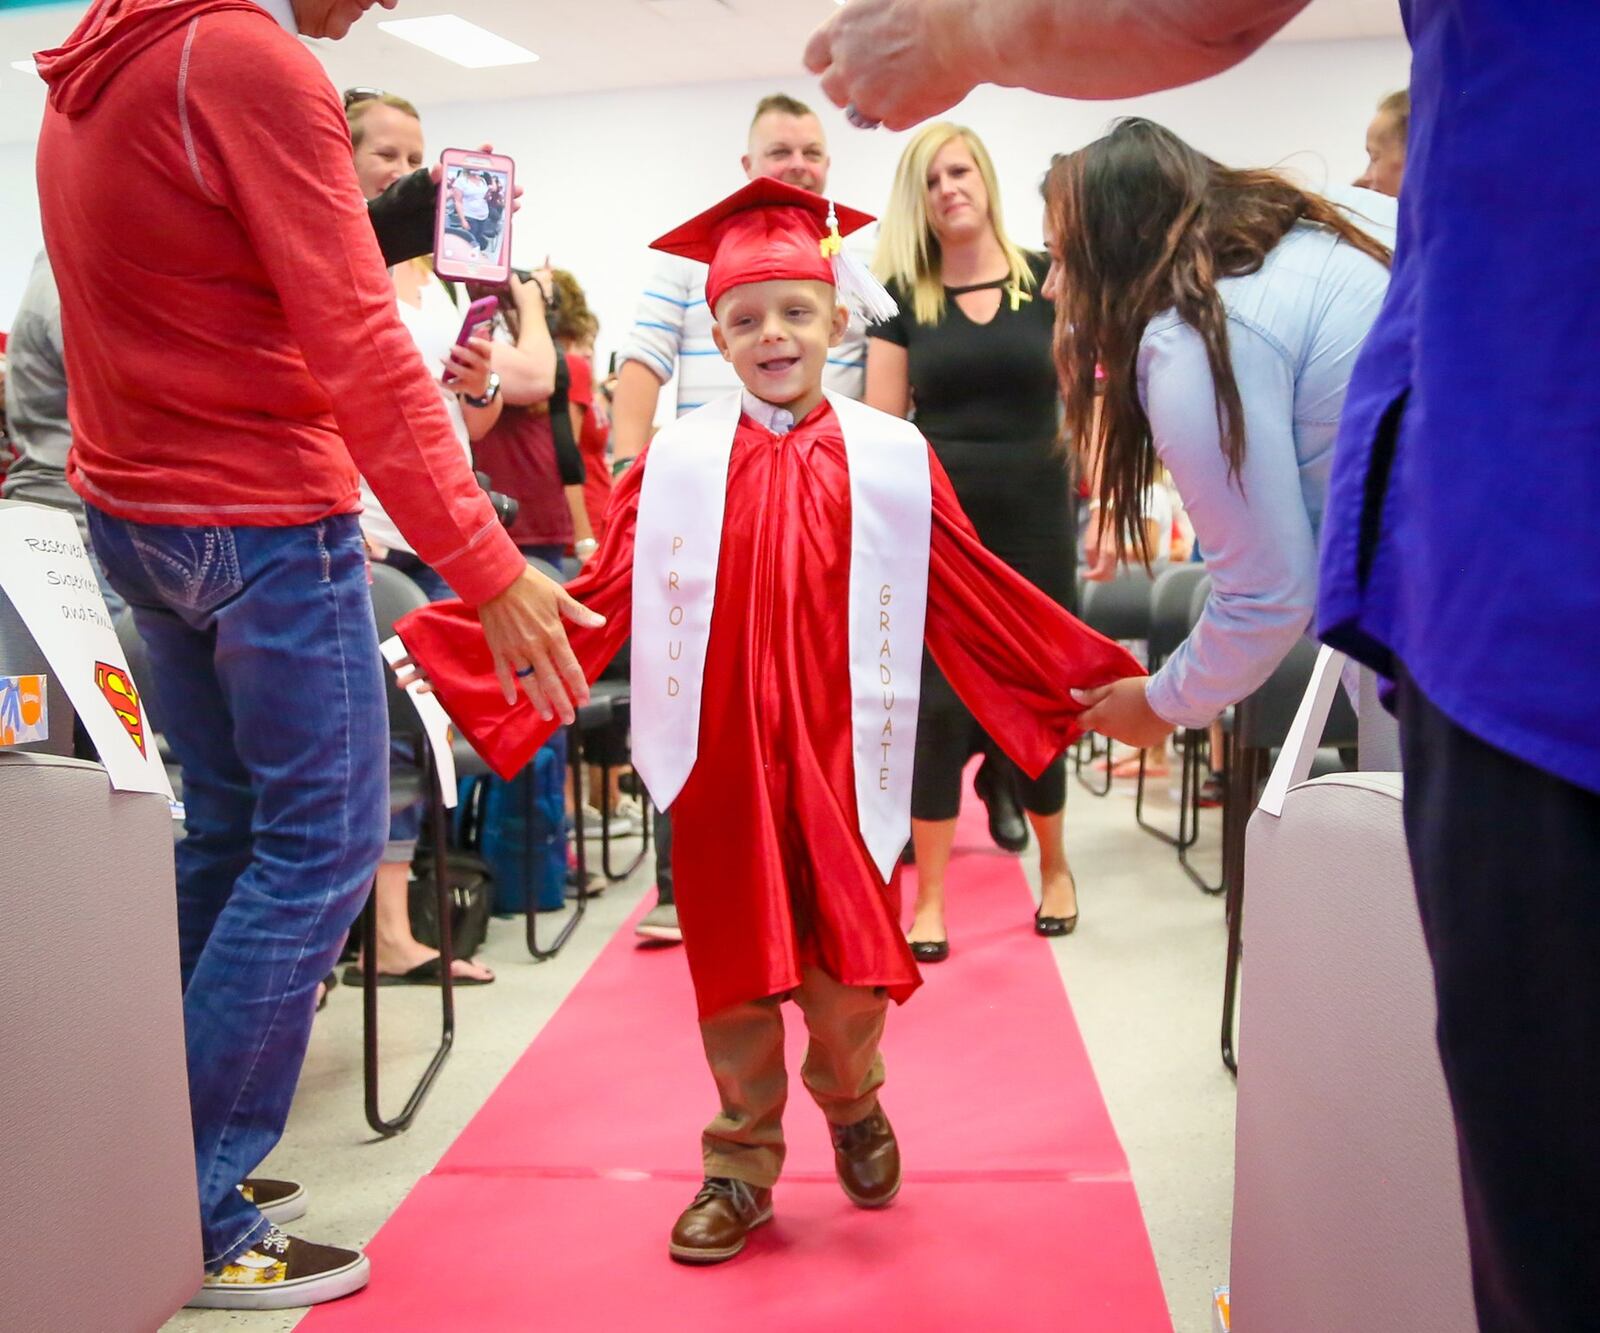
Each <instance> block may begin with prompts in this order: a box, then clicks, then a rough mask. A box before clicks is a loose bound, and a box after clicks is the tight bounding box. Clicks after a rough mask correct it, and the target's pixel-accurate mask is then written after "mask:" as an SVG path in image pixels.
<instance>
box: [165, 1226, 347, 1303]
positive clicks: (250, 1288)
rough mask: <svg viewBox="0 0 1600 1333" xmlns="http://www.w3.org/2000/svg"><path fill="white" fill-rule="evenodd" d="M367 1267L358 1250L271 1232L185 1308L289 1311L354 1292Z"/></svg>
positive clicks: (212, 1278)
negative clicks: (314, 1242) (339, 1247)
mask: <svg viewBox="0 0 1600 1333" xmlns="http://www.w3.org/2000/svg"><path fill="white" fill-rule="evenodd" d="M371 1276H372V1265H371V1264H370V1263H369V1262H368V1261H367V1256H366V1255H364V1254H362V1253H361V1251H360V1250H339V1249H335V1248H334V1247H333V1246H331V1245H314V1244H312V1243H311V1242H310V1241H308V1240H301V1239H300V1238H299V1237H298V1236H289V1235H285V1234H284V1233H283V1232H281V1231H279V1230H278V1228H277V1227H273V1228H272V1230H271V1231H269V1232H268V1233H267V1234H266V1235H265V1236H263V1237H262V1238H261V1239H260V1240H258V1241H257V1242H256V1243H255V1245H254V1247H253V1248H251V1249H248V1250H246V1251H245V1252H244V1253H243V1254H241V1255H239V1257H238V1258H236V1259H233V1260H230V1261H229V1262H228V1263H227V1264H225V1265H223V1268H222V1270H221V1272H217V1273H207V1274H206V1280H205V1282H204V1283H203V1284H202V1285H201V1287H200V1290H199V1291H197V1292H196V1293H195V1294H194V1296H193V1297H192V1298H190V1301H189V1306H190V1308H191V1309H198V1310H292V1309H297V1308H299V1307H300V1306H304V1305H321V1304H322V1303H323V1302H324V1301H336V1300H338V1299H339V1297H341V1296H348V1295H350V1294H351V1292H356V1291H360V1290H361V1288H362V1287H364V1286H366V1285H367V1279H368V1278H370V1277H371Z"/></svg>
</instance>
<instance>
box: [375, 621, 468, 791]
mask: <svg viewBox="0 0 1600 1333" xmlns="http://www.w3.org/2000/svg"><path fill="white" fill-rule="evenodd" d="M378 648H379V649H380V651H382V653H383V658H384V661H386V662H388V664H389V665H390V666H393V665H394V664H395V663H396V662H398V661H399V660H400V659H401V658H402V657H404V656H405V655H406V646H405V644H403V643H401V642H400V636H399V635H398V634H395V635H392V636H391V637H389V638H387V639H385V640H384V641H383V642H382V643H380V644H379V645H378ZM406 697H407V698H408V699H410V700H411V702H412V704H413V705H414V706H415V707H416V710H417V716H418V717H420V718H421V719H422V729H423V731H424V732H426V733H427V737H428V744H429V746H430V747H432V749H433V762H434V765H435V767H436V769H437V772H438V774H439V794H440V795H441V796H442V797H444V805H445V809H446V810H454V809H455V808H456V757H455V754H454V753H453V752H452V750H451V748H450V742H451V731H450V727H451V723H450V717H449V714H447V713H446V712H445V711H444V705H442V704H441V703H440V702H439V701H438V699H436V698H435V697H434V696H433V694H432V693H431V692H430V691H428V690H426V689H424V688H423V686H422V682H421V681H413V682H412V683H411V684H410V685H408V686H407V687H406Z"/></svg>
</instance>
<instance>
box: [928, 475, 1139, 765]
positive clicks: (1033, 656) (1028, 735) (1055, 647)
mask: <svg viewBox="0 0 1600 1333" xmlns="http://www.w3.org/2000/svg"><path fill="white" fill-rule="evenodd" d="M929 466H930V470H931V472H932V480H933V530H932V534H931V537H930V540H929V552H928V617H927V630H926V639H927V644H928V650H929V651H930V652H931V653H932V654H933V660H934V661H935V662H936V663H937V664H938V667H939V670H940V671H942V672H944V675H945V679H946V680H948V681H949V682H950V685H951V688H953V689H954V690H955V692H956V694H957V696H958V697H959V698H960V700H961V702H962V703H964V704H965V705H966V706H967V707H968V708H969V709H971V710H972V715H973V717H975V718H976V719H977V720H978V724H979V725H980V726H981V727H982V728H983V729H984V730H985V731H987V732H988V733H989V734H990V735H991V736H992V737H994V739H995V741H996V742H997V743H998V744H999V746H1000V748H1001V749H1003V750H1004V751H1005V752H1006V753H1007V754H1008V755H1010V756H1011V758H1012V759H1013V760H1015V761H1016V763H1017V764H1018V766H1019V767H1021V768H1022V769H1023V770H1024V771H1025V772H1027V773H1028V775H1029V776H1030V777H1037V776H1038V775H1039V774H1040V773H1041V772H1042V771H1043V770H1044V768H1045V766H1046V765H1047V764H1049V763H1050V761H1051V760H1052V759H1054V758H1055V757H1056V756H1057V755H1058V754H1060V753H1061V752H1062V751H1063V750H1064V749H1066V747H1067V746H1068V745H1070V744H1071V743H1072V742H1073V741H1074V740H1076V739H1077V737H1078V736H1079V734H1080V732H1081V728H1080V727H1079V726H1078V722H1077V719H1078V715H1079V714H1080V713H1082V712H1083V705H1082V704H1080V703H1078V702H1077V701H1076V700H1075V699H1074V698H1073V697H1072V691H1073V690H1074V689H1088V688H1090V687H1092V686H1096V685H1109V684H1111V682H1112V681H1116V680H1121V679H1123V678H1124V677H1127V676H1142V675H1144V674H1145V671H1144V668H1143V667H1142V666H1140V665H1139V662H1138V659H1137V658H1135V657H1134V656H1133V654H1131V653H1130V652H1128V650H1127V649H1125V648H1123V647H1122V646H1121V645H1120V644H1118V643H1115V642H1113V641H1112V640H1110V639H1108V638H1106V637H1105V636H1104V635H1102V634H1098V633H1096V632H1095V631H1094V630H1092V629H1090V628H1089V627H1088V626H1087V625H1085V624H1084V623H1083V622H1082V621H1081V620H1079V619H1078V618H1077V617H1076V616H1074V615H1072V614H1071V613H1070V612H1068V611H1065V610H1063V609H1062V608H1061V607H1059V606H1057V605H1056V603H1055V602H1053V601H1052V600H1051V599H1050V598H1049V597H1048V596H1046V595H1045V594H1044V593H1042V592H1040V591H1039V589H1038V588H1036V587H1034V586H1033V584H1031V583H1029V582H1028V580H1027V579H1025V578H1023V577H1022V575H1020V574H1018V573H1017V572H1016V571H1015V570H1013V569H1012V568H1011V567H1010V566H1009V565H1007V564H1005V563H1004V562H1003V561H1002V560H1000V558H999V557H998V556H996V555H994V554H993V553H992V552H990V551H989V550H988V549H987V548H986V547H985V546H984V545H983V543H982V542H980V541H979V540H978V534H977V532H976V531H975V530H974V529H973V527H972V523H971V520H969V519H968V518H967V516H966V514H965V513H963V512H962V509H961V505H960V502H959V501H958V500H957V499H956V495H955V490H954V489H953V488H952V487H951V485H950V480H949V478H948V477H947V476H946V475H945V472H944V469H943V468H942V467H941V466H940V465H939V460H938V459H937V457H934V456H933V455H932V453H931V451H930V454H929Z"/></svg>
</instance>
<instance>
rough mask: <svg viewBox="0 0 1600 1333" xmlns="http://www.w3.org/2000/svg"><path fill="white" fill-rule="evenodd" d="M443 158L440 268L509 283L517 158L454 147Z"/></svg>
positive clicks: (455, 277) (436, 259) (443, 273)
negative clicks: (513, 194)
mask: <svg viewBox="0 0 1600 1333" xmlns="http://www.w3.org/2000/svg"><path fill="white" fill-rule="evenodd" d="M441 161H442V163H443V173H442V178H441V180H440V182H439V216H438V229H437V232H436V234H435V238H434V253H433V266H434V270H435V271H436V272H437V273H438V274H439V276H440V277H443V278H449V279H451V280H452V281H457V282H466V281H470V282H482V283H488V284H500V283H504V282H506V281H507V280H508V278H509V277H510V273H511V197H512V180H513V166H512V162H511V159H510V158H509V157H501V156H500V155H499V154H490V153H468V152H464V151H462V150H461V149H457V148H452V149H449V150H447V151H446V152H445V154H444V155H443V158H442V159H441Z"/></svg>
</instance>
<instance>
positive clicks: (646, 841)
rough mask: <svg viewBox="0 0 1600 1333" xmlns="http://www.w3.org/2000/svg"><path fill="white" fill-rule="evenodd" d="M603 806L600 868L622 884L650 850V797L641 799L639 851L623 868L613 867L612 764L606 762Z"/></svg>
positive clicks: (610, 880)
mask: <svg viewBox="0 0 1600 1333" xmlns="http://www.w3.org/2000/svg"><path fill="white" fill-rule="evenodd" d="M600 784H601V792H600V799H601V802H602V804H601V807H600V819H601V823H600V869H601V870H602V871H603V872H604V873H605V877H606V879H607V880H608V881H609V882H610V883H612V884H620V883H622V881H623V880H625V879H627V878H628V876H629V875H631V874H633V872H634V871H635V870H637V869H638V868H639V867H640V866H641V865H643V864H644V858H645V856H646V855H648V853H649V851H650V797H649V796H648V795H644V796H642V797H641V798H640V801H639V810H640V813H641V815H642V817H643V821H644V827H643V828H642V829H641V830H640V833H639V839H640V840H639V852H638V855H636V856H635V857H634V858H633V860H631V861H629V862H628V864H627V865H626V866H625V867H623V869H621V870H613V869H612V868H611V766H610V765H609V764H605V765H602V766H601V769H600Z"/></svg>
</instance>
